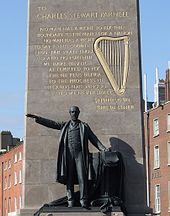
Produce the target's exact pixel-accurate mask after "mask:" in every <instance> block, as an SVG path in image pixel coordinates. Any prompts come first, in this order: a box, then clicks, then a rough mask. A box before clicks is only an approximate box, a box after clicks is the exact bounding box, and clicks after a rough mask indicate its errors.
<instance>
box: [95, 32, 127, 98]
mask: <svg viewBox="0 0 170 216" xmlns="http://www.w3.org/2000/svg"><path fill="white" fill-rule="evenodd" d="M94 51H95V53H96V55H97V58H98V60H99V62H100V64H101V65H102V67H103V70H104V72H105V73H106V76H107V78H108V80H109V82H110V84H111V86H112V88H113V89H114V91H115V92H116V94H117V95H123V94H124V93H125V90H126V82H127V77H128V69H129V37H128V36H121V37H114V38H112V37H99V38H97V39H96V41H95V42H94Z"/></svg>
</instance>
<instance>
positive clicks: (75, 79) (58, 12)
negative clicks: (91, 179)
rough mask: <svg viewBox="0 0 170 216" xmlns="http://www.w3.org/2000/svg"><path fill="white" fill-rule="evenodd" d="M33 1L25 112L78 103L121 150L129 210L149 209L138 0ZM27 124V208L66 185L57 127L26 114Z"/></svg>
mask: <svg viewBox="0 0 170 216" xmlns="http://www.w3.org/2000/svg"><path fill="white" fill-rule="evenodd" d="M28 2H29V3H28V5H29V10H28V13H29V14H28V40H27V43H28V44H27V57H28V58H27V86H26V113H33V114H37V115H40V116H43V117H46V118H49V119H53V120H54V121H55V120H57V121H60V120H61V121H67V120H68V119H69V113H68V109H69V107H70V106H72V105H77V106H78V107H79V108H80V110H81V115H80V118H81V120H82V121H85V122H88V124H89V125H90V127H91V128H92V129H93V131H95V133H96V135H97V137H98V138H99V139H100V140H101V142H102V143H103V144H104V145H105V146H106V147H107V148H109V147H111V148H112V150H116V151H119V152H121V153H122V155H123V160H124V165H125V176H124V178H125V183H124V184H125V185H124V187H125V193H124V196H125V205H126V208H127V211H128V215H135V216H137V215H144V213H145V208H146V187H145V163H144V148H143V123H142V110H141V104H142V98H141V92H142V91H141V67H140V32H139V5H138V4H139V1H138V0H93V1H91V0H86V1H83V0H29V1H28ZM25 126H26V131H25V148H24V155H25V156H24V186H23V192H24V193H23V194H24V195H23V210H24V209H25V210H26V209H29V210H30V209H38V208H39V207H40V206H42V205H43V204H44V203H48V202H50V201H52V200H55V199H58V198H60V197H62V196H64V195H65V188H64V186H63V185H61V184H58V183H56V176H55V174H56V159H57V152H58V139H59V132H56V130H52V129H47V128H45V127H43V126H41V125H37V124H35V123H34V122H33V121H32V120H31V119H28V118H27V119H26V121H25ZM91 151H94V149H93V147H92V148H91ZM29 210H28V211H29ZM21 212H22V210H21Z"/></svg>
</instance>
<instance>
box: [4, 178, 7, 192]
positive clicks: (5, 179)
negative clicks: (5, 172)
mask: <svg viewBox="0 0 170 216" xmlns="http://www.w3.org/2000/svg"><path fill="white" fill-rule="evenodd" d="M6 189H7V176H5V178H4V190H6Z"/></svg>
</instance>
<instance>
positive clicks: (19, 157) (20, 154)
mask: <svg viewBox="0 0 170 216" xmlns="http://www.w3.org/2000/svg"><path fill="white" fill-rule="evenodd" d="M18 160H19V161H21V160H22V152H19V155H18Z"/></svg>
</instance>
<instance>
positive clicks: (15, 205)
mask: <svg viewBox="0 0 170 216" xmlns="http://www.w3.org/2000/svg"><path fill="white" fill-rule="evenodd" d="M14 209H15V211H16V210H17V198H16V197H14Z"/></svg>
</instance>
